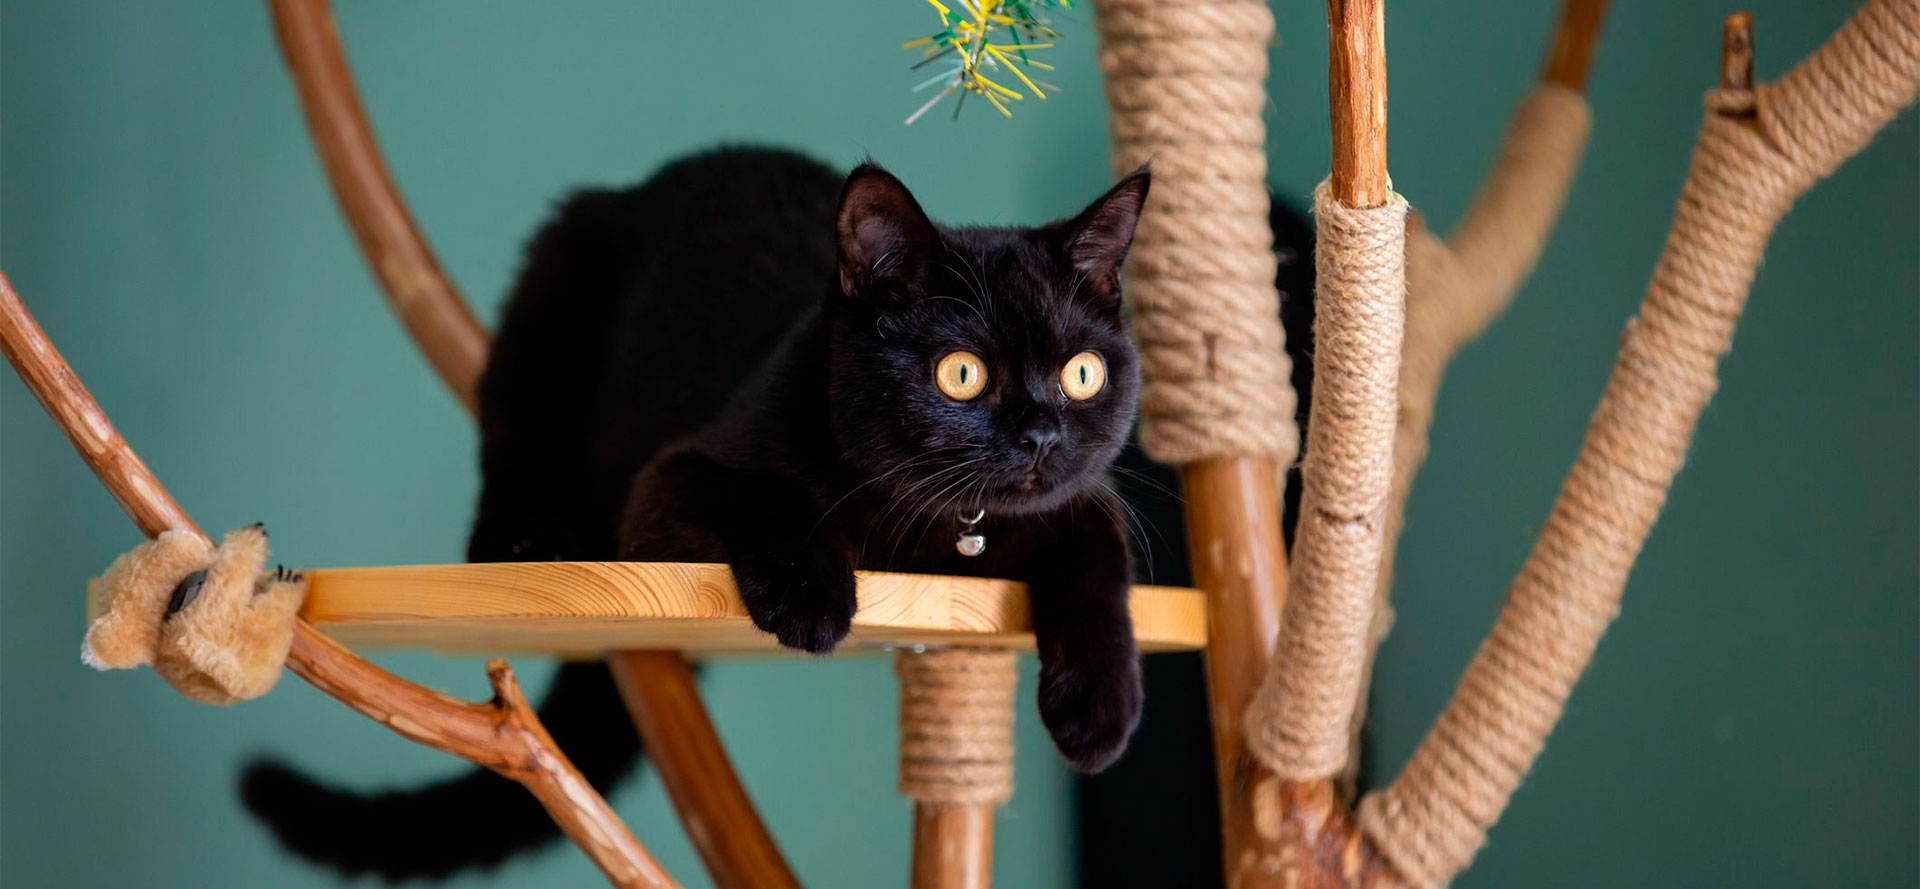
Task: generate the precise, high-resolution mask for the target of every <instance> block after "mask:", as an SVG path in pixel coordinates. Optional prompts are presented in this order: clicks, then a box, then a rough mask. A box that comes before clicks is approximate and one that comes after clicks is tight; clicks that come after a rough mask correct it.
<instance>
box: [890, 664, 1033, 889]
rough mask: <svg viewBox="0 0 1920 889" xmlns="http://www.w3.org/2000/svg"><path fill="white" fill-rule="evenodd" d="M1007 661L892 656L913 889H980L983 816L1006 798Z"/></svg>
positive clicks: (1010, 717) (1009, 778)
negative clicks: (908, 814)
mask: <svg viewBox="0 0 1920 889" xmlns="http://www.w3.org/2000/svg"><path fill="white" fill-rule="evenodd" d="M1016 657H1017V656H1016V654H1015V653H1014V652H1012V651H1006V650H998V649H988V648H956V649H948V650H941V651H926V652H913V651H901V652H899V653H898V654H896V655H895V656H894V661H893V672H894V674H895V675H896V676H898V677H900V793H901V794H903V795H905V796H906V797H907V798H908V799H911V800H913V803H914V806H913V882H912V885H913V887H914V889H986V887H987V886H989V885H991V883H992V877H993V812H994V809H996V808H997V807H999V805H1000V804H1001V803H1004V802H1006V801H1007V800H1008V799H1010V798H1012V796H1013V721H1014V711H1013V696H1014V688H1015V686H1016V685H1017V684H1018V674H1017V673H1016V672H1015V671H1014V664H1015V659H1016Z"/></svg>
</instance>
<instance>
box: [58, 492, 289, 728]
mask: <svg viewBox="0 0 1920 889" xmlns="http://www.w3.org/2000/svg"><path fill="white" fill-rule="evenodd" d="M266 562H267V532H266V530H265V529H263V528H262V527H260V526H259V525H249V526H247V527H245V528H241V529H239V530H237V531H234V532H232V533H229V534H228V535H227V537H226V539H225V540H223V541H221V543H220V545H219V546H217V547H216V546H213V545H211V544H209V543H208V542H207V541H206V539H205V538H203V537H201V536H200V535H199V534H196V533H194V532H192V531H168V532H166V533H164V534H161V535H160V536H159V537H156V538H154V539H153V540H150V541H147V542H146V543H143V544H141V545H140V546H138V547H136V548H134V550H133V551H132V552H129V553H127V554H126V555H123V556H121V557H120V558H118V559H115V560H114V562H113V564H112V565H111V566H109V567H108V568H107V572H106V573H105V574H103V575H101V577H100V579H99V580H98V581H97V582H96V586H95V595H96V597H97V602H98V604H99V608H100V612H101V614H100V617H99V619H97V620H95V621H94V622H93V625H92V626H91V627H89V628H88V629H87V639H86V642H85V644H83V645H82V646H81V649H80V657H81V659H82V660H84V661H86V662H87V664H88V665H89V666H91V667H93V668H94V669H96V670H125V669H129V668H132V667H137V666H140V665H141V664H151V665H152V666H153V671H154V672H156V673H159V674H160V676H161V678H163V679H165V680H167V683H168V684H169V685H172V686H173V687H174V689H175V690H177V691H179V692H180V693H181V694H184V695H186V696H187V697H190V698H193V699H194V700H197V701H204V702H206V703H209V704H231V703H233V702H235V701H244V700H248V699H251V698H257V697H259V696H261V695H263V694H266V693H267V690H268V689H270V688H272V687H273V684H274V682H275V681H277V680H278V679H279V678H280V668H281V666H282V665H283V664H285V663H286V660H287V648H288V647H289V646H290V645H292V643H293V625H294V621H295V620H297V619H298V614H299V611H300V602H301V600H302V599H304V598H305V597H306V583H305V582H304V581H303V580H301V578H300V576H299V575H297V574H293V573H290V572H288V571H286V570H285V569H280V570H276V571H275V572H274V573H272V574H271V575H263V574H262V573H261V572H262V569H263V568H264V567H265V566H266Z"/></svg>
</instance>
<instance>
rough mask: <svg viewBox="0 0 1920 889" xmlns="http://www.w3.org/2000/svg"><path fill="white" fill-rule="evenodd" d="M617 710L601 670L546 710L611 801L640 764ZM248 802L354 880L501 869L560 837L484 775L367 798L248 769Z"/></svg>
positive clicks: (636, 744) (588, 671)
mask: <svg viewBox="0 0 1920 889" xmlns="http://www.w3.org/2000/svg"><path fill="white" fill-rule="evenodd" d="M619 706H620V704H619V699H618V692H617V691H616V689H615V688H614V684H613V677H612V674H611V673H609V672H608V670H607V668H606V667H605V666H604V665H602V664H600V663H597V662H596V663H576V664H564V665H562V666H561V667H560V670H559V671H558V672H557V673H555V674H554V681H553V684H552V685H551V687H549V689H548V691H547V698H546V703H545V704H543V705H542V706H541V707H540V721H541V722H542V723H544V724H545V725H546V727H547V731H548V732H549V733H551V734H552V735H553V739H554V741H556V742H557V743H558V744H559V745H560V749H562V750H564V751H566V754H567V756H568V758H569V759H571V760H573V764H574V766H575V767H577V768H579V769H580V772H581V774H582V775H584V776H585V777H586V779H587V781H588V782H589V783H591V784H592V785H593V786H594V788H595V789H596V790H599V791H600V792H601V793H603V794H604V793H606V792H607V791H608V789H610V788H611V787H613V786H614V785H615V784H617V783H619V781H620V779H622V778H624V777H626V775H627V774H628V773H630V772H631V771H632V770H633V766H634V763H635V762H636V761H637V760H638V758H639V754H640V741H639V735H638V733H636V732H635V731H634V730H633V727H632V726H631V725H628V724H626V720H624V719H620V718H618V714H619V713H620V710H619ZM610 708H611V709H610ZM240 796H241V799H242V801H243V802H245V804H246V807H247V810H248V811H250V812H252V813H253V814H254V816H255V817H257V818H259V819H260V820H261V821H262V822H264V823H265V824H266V825H267V827H268V828H269V829H270V830H272V831H273V833H274V836H275V837H277V838H278V839H279V840H280V843H281V844H282V845H284V846H286V847H287V848H288V849H289V850H291V851H293V852H294V853H295V854H298V855H299V856H300V857H302V858H305V859H307V860H309V861H312V862H315V863H317V864H324V865H327V866H330V867H333V868H335V869H338V870H339V871H340V872H341V873H343V874H347V875H349V876H352V875H359V874H373V875H377V876H380V877H383V878H385V879H387V880H405V879H413V878H421V877H442V876H446V875H447V874H450V873H452V872H454V871H456V870H461V869H463V868H469V867H483V868H487V867H493V866H496V865H498V864H500V863H501V862H502V861H505V860H506V859H508V858H510V857H512V856H513V855H515V854H518V853H521V852H524V851H527V850H530V849H534V848H538V847H540V846H542V845H545V844H547V843H548V842H551V841H552V840H554V839H556V838H558V837H559V835H560V832H559V828H557V827H555V826H554V823H553V819H552V818H550V817H549V816H548V815H547V813H546V810H545V809H542V808H541V807H540V804H539V802H537V801H535V800H534V798H533V795H532V794H530V793H528V792H527V791H526V790H525V789H524V788H522V787H521V786H520V785H518V784H515V783H514V782H512V781H509V780H507V779H506V778H502V777H500V776H498V775H495V774H493V773H492V772H487V771H481V770H477V769H476V770H473V771H471V772H469V773H467V774H465V775H462V776H460V777H458V778H454V779H452V780H449V781H444V782H441V783H438V784H431V785H428V786H426V787H422V788H417V789H411V790H387V791H374V792H367V793H361V792H355V791H346V790H336V789H334V788H332V787H328V786H327V785H325V784H322V783H320V782H318V781H315V780H313V779H312V778H309V777H307V776H306V775H305V774H303V773H302V772H299V771H297V770H295V769H293V768H291V767H289V766H287V765H285V764H283V763H280V762H277V761H272V760H266V761H260V762H255V763H253V764H252V765H249V766H248V767H247V770H246V773H245V774H244V776H243V777H242V778H241V783H240Z"/></svg>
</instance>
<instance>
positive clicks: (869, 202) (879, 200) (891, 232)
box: [835, 162, 940, 308]
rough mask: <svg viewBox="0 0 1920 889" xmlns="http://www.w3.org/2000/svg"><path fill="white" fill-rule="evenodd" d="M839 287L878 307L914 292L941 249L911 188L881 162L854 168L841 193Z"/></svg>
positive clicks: (838, 225)
mask: <svg viewBox="0 0 1920 889" xmlns="http://www.w3.org/2000/svg"><path fill="white" fill-rule="evenodd" d="M835 231H836V233H837V234H838V236H839V253H840V289H841V290H842V291H844V292H845V293H846V294H847V295H848V296H850V297H853V298H855V299H858V300H861V301H863V302H865V303H867V304H869V305H872V306H874V307H876V308H884V307H885V306H886V305H888V304H889V303H891V302H895V301H898V300H904V299H908V298H911V297H912V296H913V294H914V293H915V292H916V290H917V289H918V286H919V284H920V282H921V280H922V276H923V275H924V273H925V271H926V268H927V264H928V263H930V262H932V261H933V257H934V256H935V255H936V251H938V250H939V249H940V232H939V231H938V230H936V229H935V228H934V227H933V221H932V220H930V219H928V218H927V214H926V213H925V212H924V211H922V210H921V209H920V203H919V202H918V201H916V200H914V199H913V193H912V192H909V191H907V187H906V185H904V184H902V183H901V182H900V180H899V179H897V178H894V175H893V174H892V173H889V172H887V171H886V170H883V169H881V168H880V167H879V165H877V164H874V163H871V162H868V163H864V164H861V165H860V166H859V167H857V168H855V169H854V171H853V173H852V174H851V175H849V176H848V177H847V185H846V188H845V190H843V191H842V192H841V193H840V213H839V217H838V220H837V221H836V223H835Z"/></svg>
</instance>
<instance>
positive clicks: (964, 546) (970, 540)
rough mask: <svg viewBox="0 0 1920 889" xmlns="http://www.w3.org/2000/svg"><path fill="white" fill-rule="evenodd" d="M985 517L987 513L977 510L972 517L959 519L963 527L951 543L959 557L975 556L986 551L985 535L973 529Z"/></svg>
mask: <svg viewBox="0 0 1920 889" xmlns="http://www.w3.org/2000/svg"><path fill="white" fill-rule="evenodd" d="M986 517H987V511H986V510H984V509H979V510H975V511H974V513H973V515H972V516H970V517H963V518H961V519H960V523H961V525H963V526H964V527H962V528H961V529H960V536H959V537H958V538H957V539H955V540H954V541H953V548H954V549H957V550H959V551H960V554H961V555H963V556H977V555H979V554H981V553H983V552H986V551H987V535H985V534H982V533H980V532H979V531H978V530H976V529H975V528H974V526H975V525H977V524H979V523H980V520H981V519H984V518H986Z"/></svg>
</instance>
